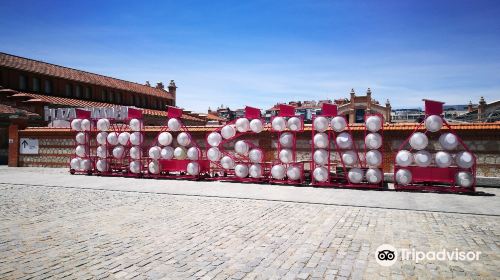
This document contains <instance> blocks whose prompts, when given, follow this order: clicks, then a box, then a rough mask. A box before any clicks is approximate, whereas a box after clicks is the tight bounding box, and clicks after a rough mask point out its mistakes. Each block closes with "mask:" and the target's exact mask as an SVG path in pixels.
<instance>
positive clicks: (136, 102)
mask: <svg viewBox="0 0 500 280" xmlns="http://www.w3.org/2000/svg"><path fill="white" fill-rule="evenodd" d="M134 106H137V107H141V100H140V99H139V96H137V95H134Z"/></svg>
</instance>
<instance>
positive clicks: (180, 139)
mask: <svg viewBox="0 0 500 280" xmlns="http://www.w3.org/2000/svg"><path fill="white" fill-rule="evenodd" d="M177 143H179V145H181V146H184V147H186V146H188V145H189V144H191V136H190V135H189V134H188V133H186V132H181V133H179V135H177Z"/></svg>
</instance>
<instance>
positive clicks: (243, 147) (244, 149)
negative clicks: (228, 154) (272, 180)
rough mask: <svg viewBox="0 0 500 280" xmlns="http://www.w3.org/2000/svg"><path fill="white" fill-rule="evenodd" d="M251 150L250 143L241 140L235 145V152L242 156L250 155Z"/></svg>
mask: <svg viewBox="0 0 500 280" xmlns="http://www.w3.org/2000/svg"><path fill="white" fill-rule="evenodd" d="M249 149H250V147H249V146H248V143H247V142H245V141H243V140H239V141H237V142H236V143H235V144H234V151H235V152H236V153H238V154H240V155H246V154H248V150H249Z"/></svg>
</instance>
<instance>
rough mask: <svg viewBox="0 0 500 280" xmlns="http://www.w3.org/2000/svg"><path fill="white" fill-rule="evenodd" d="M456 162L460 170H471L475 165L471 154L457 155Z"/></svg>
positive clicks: (461, 153)
mask: <svg viewBox="0 0 500 280" xmlns="http://www.w3.org/2000/svg"><path fill="white" fill-rule="evenodd" d="M455 161H456V162H457V165H458V166H459V167H460V168H471V167H472V165H474V156H473V155H472V154H471V153H469V152H465V151H464V152H460V153H458V154H457V156H456V158H455Z"/></svg>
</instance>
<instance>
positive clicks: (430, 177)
mask: <svg viewBox="0 0 500 280" xmlns="http://www.w3.org/2000/svg"><path fill="white" fill-rule="evenodd" d="M424 102H425V119H424V120H423V121H422V122H420V123H418V124H416V125H415V129H414V130H413V132H412V134H411V135H410V137H408V138H407V139H406V140H405V141H404V142H403V143H402V144H401V145H400V146H399V148H398V152H399V151H401V150H408V151H410V152H412V151H413V148H412V147H411V146H410V145H409V144H408V143H409V141H410V138H411V136H412V135H413V134H414V133H416V132H423V133H424V134H425V135H426V136H428V135H429V134H431V133H438V132H430V131H428V130H427V129H426V128H425V125H424V124H425V120H426V119H427V118H428V117H429V116H431V115H437V116H439V117H440V118H441V119H442V121H443V127H446V128H447V129H448V131H446V132H449V133H452V134H453V135H455V137H456V138H457V140H458V142H459V144H460V145H461V147H462V148H463V149H462V150H459V149H455V150H454V151H453V152H454V153H458V152H460V151H467V152H469V153H470V154H471V155H472V157H473V160H474V163H473V165H472V166H471V167H470V168H460V167H458V166H456V165H452V166H450V167H447V168H440V167H437V166H435V165H434V162H433V163H431V166H429V167H419V166H415V165H413V163H412V165H410V166H408V167H400V166H398V165H397V162H396V155H397V153H396V155H395V156H394V158H393V164H394V188H395V189H396V190H398V191H400V190H410V191H432V192H448V193H471V192H475V190H476V156H475V155H474V154H473V153H472V152H471V151H470V150H469V148H468V147H467V145H465V143H464V142H463V141H462V139H461V138H460V137H458V135H457V134H456V132H455V131H454V130H453V129H452V128H451V126H450V125H449V124H448V122H447V121H446V120H445V119H444V118H443V117H442V116H441V115H442V113H443V104H444V102H439V101H434V100H428V99H424ZM441 131H443V128H441V130H440V131H439V132H441ZM460 145H459V146H458V147H460ZM429 146H430V145H429ZM407 147H409V148H407ZM458 147H457V148H458ZM426 150H427V151H429V152H431V154H432V153H435V152H436V151H438V150H434V149H426ZM448 152H450V151H448ZM400 169H407V170H409V171H410V172H411V173H412V182H411V183H410V184H408V185H406V186H405V185H400V184H398V182H397V181H396V172H398V170H400ZM459 171H468V172H470V173H471V174H472V177H473V183H472V185H471V186H470V187H461V186H457V185H456V184H455V175H456V174H457V172H459Z"/></svg>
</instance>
